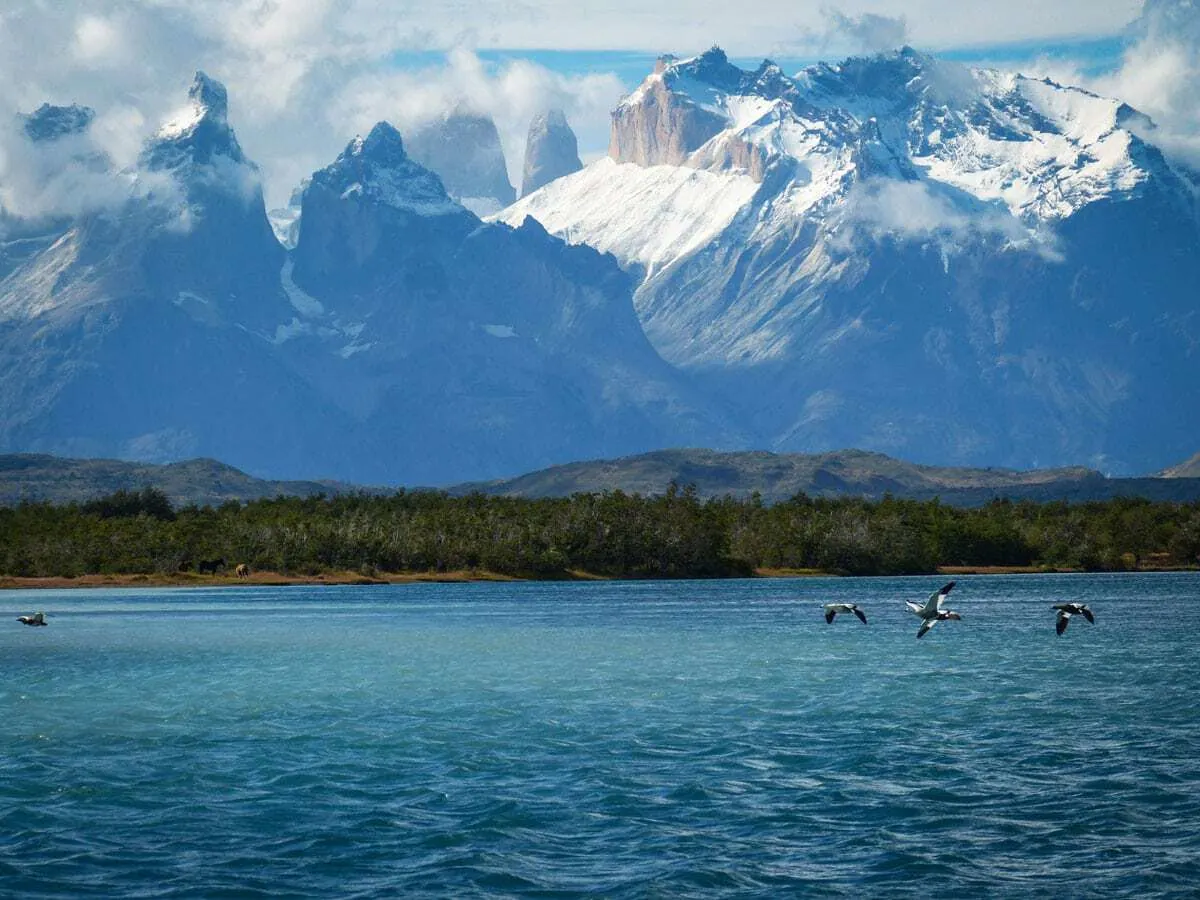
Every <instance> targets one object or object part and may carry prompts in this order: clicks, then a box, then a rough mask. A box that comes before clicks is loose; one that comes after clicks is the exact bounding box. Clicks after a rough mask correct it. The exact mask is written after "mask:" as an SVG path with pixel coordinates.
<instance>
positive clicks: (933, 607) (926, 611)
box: [904, 581, 962, 638]
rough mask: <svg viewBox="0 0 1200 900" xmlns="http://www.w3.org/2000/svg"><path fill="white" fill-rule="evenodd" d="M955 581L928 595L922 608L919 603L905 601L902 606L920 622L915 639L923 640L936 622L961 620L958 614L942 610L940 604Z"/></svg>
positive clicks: (943, 601) (952, 588) (944, 600)
mask: <svg viewBox="0 0 1200 900" xmlns="http://www.w3.org/2000/svg"><path fill="white" fill-rule="evenodd" d="M955 584H957V582H955V581H951V582H950V583H949V584H945V585H942V587H941V588H939V589H938V590H936V591H934V592H933V593H932V594H930V595H929V599H928V600H926V601H925V605H924V606H922V605H921V604H919V603H914V602H913V601H912V600H905V601H904V605H905V606H907V607H908V611H909V612H911V613H912V614H913V615H914V616H916V617H917V618H918V619H920V620H921V627H920V628H918V629H917V637H918V638H923V637H925V635H926V634H928V633H929V629H930V628H932V627H933V626H934V625H936V624H937V623H938V622H946V621H958V620H959V619H961V618H962V616H960V615H959V614H958V613H956V612H953V611H951V610H948V609H942V604H943V603H945V602H946V597H947V595H949V593H950V592H951V591H952V590H954V585H955Z"/></svg>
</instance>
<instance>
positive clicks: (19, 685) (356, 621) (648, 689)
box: [0, 574, 1200, 898]
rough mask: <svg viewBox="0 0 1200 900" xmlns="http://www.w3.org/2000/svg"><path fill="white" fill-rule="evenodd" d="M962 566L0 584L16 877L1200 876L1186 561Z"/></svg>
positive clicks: (162, 884) (821, 885) (753, 882)
mask: <svg viewBox="0 0 1200 900" xmlns="http://www.w3.org/2000/svg"><path fill="white" fill-rule="evenodd" d="M943 580H944V579H939V578H896V579H814V580H793V581H788V580H758V581H733V582H729V581H723V582H702V583H698V582H673V583H632V584H631V583H601V584H511V585H498V584H475V585H397V586H383V587H354V588H349V587H347V588H335V587H321V588H307V587H293V588H232V589H218V590H128V591H75V592H37V593H33V592H6V593H4V594H0V612H3V613H4V619H5V620H7V621H0V672H2V674H3V678H2V679H0V895H3V896H5V897H8V896H12V897H24V896H31V897H87V896H103V897H112V896H125V897H135V896H142V897H231V896H245V897H256V896H261V897H277V896H278V897H296V896H322V897H324V896H338V897H381V896H403V897H421V896H428V897H472V896H475V897H485V896H486V897H585V896H586V897H596V896H603V897H671V898H675V897H726V896H728V897H733V896H736V897H764V898H765V897H780V896H813V897H823V896H832V897H837V896H845V897H860V896H914V897H918V896H919V897H931V896H934V897H961V896H965V895H972V896H980V895H982V896H1012V897H1030V896H1049V895H1057V896H1070V897H1078V896H1113V895H1126V896H1139V897H1145V896H1172V895H1179V896H1195V894H1196V891H1197V890H1198V889H1200V712H1198V709H1200V704H1198V703H1197V695H1198V690H1197V689H1198V688H1200V666H1198V665H1197V660H1198V654H1197V651H1196V638H1197V635H1198V634H1200V602H1198V601H1200V575H1194V574H1180V575H1177V574H1166V575H1107V576H1083V575H1071V576H1020V577H969V578H960V579H959V584H958V588H957V589H956V590H955V591H954V593H953V594H952V595H951V601H952V602H951V603H950V604H949V605H950V606H952V607H953V608H955V609H958V610H960V611H961V612H962V614H963V616H964V620H963V621H961V622H945V623H942V624H940V625H938V626H937V628H935V629H934V630H933V631H932V632H931V633H930V634H929V635H928V636H926V637H925V638H924V639H923V640H921V641H919V642H918V641H917V640H916V639H915V634H916V627H917V620H916V619H915V618H913V617H912V616H911V615H910V614H909V613H907V612H906V611H905V610H904V608H903V603H902V601H903V600H905V599H923V598H924V596H925V595H927V594H928V593H929V592H930V591H931V590H933V589H934V588H936V587H937V586H938V585H939V584H941V582H942V581H943ZM831 599H838V600H853V601H856V602H859V603H860V604H862V605H863V607H864V608H865V609H866V611H867V614H868V616H869V617H870V624H869V625H867V626H863V625H861V624H859V623H858V622H857V621H856V620H854V619H853V618H849V617H839V618H838V620H837V621H836V622H835V624H834V625H832V626H827V625H826V624H825V623H824V620H823V619H822V618H821V610H820V604H821V603H823V602H826V601H828V600H831ZM1068 599H1069V600H1083V601H1086V602H1089V603H1091V605H1092V608H1093V609H1094V610H1095V613H1096V620H1097V621H1096V624H1095V625H1094V626H1089V625H1088V623H1087V622H1085V621H1082V620H1080V619H1075V620H1073V621H1072V623H1071V625H1070V627H1069V628H1068V629H1067V632H1066V634H1064V635H1063V636H1062V637H1061V638H1059V637H1056V636H1055V633H1054V614H1053V611H1052V610H1051V609H1050V604H1051V603H1053V602H1056V601H1061V600H1068ZM36 609H45V610H46V612H47V613H48V614H50V615H51V618H50V620H49V621H50V625H49V627H47V628H27V627H25V626H22V625H19V624H18V623H16V622H14V621H12V619H11V618H9V615H10V614H11V616H15V615H17V614H19V613H24V612H30V611H33V610H36Z"/></svg>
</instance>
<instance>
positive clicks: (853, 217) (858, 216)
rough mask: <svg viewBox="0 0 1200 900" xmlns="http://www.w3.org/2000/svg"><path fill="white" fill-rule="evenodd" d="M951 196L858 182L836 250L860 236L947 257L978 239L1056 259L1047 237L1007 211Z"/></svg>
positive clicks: (924, 187) (935, 189) (892, 183)
mask: <svg viewBox="0 0 1200 900" xmlns="http://www.w3.org/2000/svg"><path fill="white" fill-rule="evenodd" d="M955 196H956V195H954V194H952V191H951V189H948V188H943V187H941V186H940V185H934V184H931V183H929V182H926V181H896V180H894V179H891V178H877V179H868V180H866V181H861V182H859V183H858V184H856V185H855V186H854V188H853V189H852V190H851V191H850V193H849V195H848V197H847V204H846V215H845V219H844V220H843V227H842V229H841V230H840V231H839V232H838V235H837V239H836V241H835V245H836V246H839V247H841V248H843V249H850V248H851V247H854V246H856V245H857V244H858V243H859V241H860V240H861V239H862V238H863V237H864V236H865V237H867V238H869V239H870V240H871V241H881V240H886V239H888V238H893V239H898V240H901V241H917V242H928V243H932V244H934V245H936V246H937V247H938V248H939V249H940V250H941V252H942V253H943V254H944V255H952V254H953V253H955V252H956V251H958V250H959V249H961V248H964V247H967V246H970V245H971V244H972V243H974V242H976V241H978V240H979V239H981V238H983V239H989V240H999V241H1001V242H1002V243H1003V244H1004V245H1006V246H1010V247H1018V248H1021V249H1026V250H1033V251H1034V252H1037V253H1040V254H1042V255H1043V256H1046V257H1048V258H1054V257H1055V255H1056V251H1055V248H1054V246H1053V239H1052V237H1051V236H1050V235H1048V234H1037V233H1035V232H1031V231H1030V230H1029V229H1028V228H1026V227H1025V226H1024V225H1023V224H1021V222H1019V221H1018V220H1017V219H1015V218H1014V217H1013V216H1012V215H1011V214H1010V213H1009V212H1008V210H1006V209H1000V208H992V207H986V206H982V205H981V204H980V203H979V202H978V201H976V200H974V199H973V198H968V197H966V196H964V195H957V201H956V199H955Z"/></svg>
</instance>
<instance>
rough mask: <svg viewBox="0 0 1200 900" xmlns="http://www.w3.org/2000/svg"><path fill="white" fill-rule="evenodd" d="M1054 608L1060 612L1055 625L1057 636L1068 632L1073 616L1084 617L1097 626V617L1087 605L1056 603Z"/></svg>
mask: <svg viewBox="0 0 1200 900" xmlns="http://www.w3.org/2000/svg"><path fill="white" fill-rule="evenodd" d="M1054 608H1055V609H1057V610H1058V619H1057V620H1056V621H1055V623H1054V631H1055V632H1056V633H1057V634H1062V633H1063V632H1064V631H1066V630H1067V626H1068V625H1069V624H1071V616H1083V617H1084V618H1085V619H1087V620H1088V622H1090V623H1091V624H1093V625H1095V624H1096V617H1095V616H1094V615H1093V614H1092V611H1091V610H1090V609H1088V605H1087V604H1086V603H1055V604H1054Z"/></svg>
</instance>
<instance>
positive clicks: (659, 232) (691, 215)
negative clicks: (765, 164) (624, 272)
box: [494, 159, 758, 275]
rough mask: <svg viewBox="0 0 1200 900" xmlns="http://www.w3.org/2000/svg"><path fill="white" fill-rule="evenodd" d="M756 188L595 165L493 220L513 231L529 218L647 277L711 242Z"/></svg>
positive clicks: (707, 176)
mask: <svg viewBox="0 0 1200 900" xmlns="http://www.w3.org/2000/svg"><path fill="white" fill-rule="evenodd" d="M757 190H758V184H757V183H756V182H755V181H754V179H752V178H751V177H750V176H749V175H745V174H741V173H736V172H730V173H717V172H706V171H701V170H698V169H691V168H684V167H677V166H651V167H649V168H642V167H641V166H636V165H632V164H618V163H615V162H613V161H612V160H611V159H601V160H598V161H596V162H594V163H592V164H591V165H590V166H588V167H586V168H585V169H583V170H582V171H580V172H576V173H575V174H574V175H568V176H567V177H565V178H560V179H559V180H557V181H554V182H552V183H550V184H549V185H547V186H546V187H544V188H542V189H541V190H540V191H536V192H535V193H533V194H530V195H529V196H528V197H523V198H521V199H520V200H518V201H517V202H516V203H514V204H513V205H512V206H510V207H508V208H507V209H505V210H503V211H502V212H500V213H499V214H498V215H497V216H495V217H494V221H500V222H506V223H507V224H509V225H512V226H513V227H517V226H519V225H520V224H521V223H522V222H524V221H525V217H526V216H532V217H533V218H534V219H536V220H537V221H538V222H540V223H541V224H542V226H543V227H545V228H546V230H548V231H550V232H551V233H552V234H556V235H558V236H560V237H562V238H563V239H565V240H566V241H567V242H568V243H572V244H587V245H589V246H591V247H594V248H595V249H597V250H599V251H601V252H602V253H611V254H613V255H614V256H615V257H616V258H617V259H618V260H619V261H620V262H621V263H622V264H623V265H628V264H630V263H633V264H637V265H641V266H643V267H644V268H645V269H646V272H647V275H650V274H652V273H653V272H654V271H655V270H656V269H658V268H659V267H661V266H664V265H668V264H669V263H670V262H671V261H672V260H675V259H677V258H679V257H681V256H684V255H686V254H688V253H690V252H692V251H693V250H695V249H697V248H699V247H702V246H704V245H705V244H707V243H708V242H709V241H711V240H713V239H714V238H715V237H716V236H717V235H719V234H720V233H721V232H722V231H724V230H725V228H726V227H727V226H728V225H729V223H730V222H731V221H732V220H733V218H734V216H736V215H737V214H738V212H739V211H740V210H741V209H742V208H743V207H744V206H745V205H746V204H747V203H749V202H750V200H751V198H753V196H754V194H755V192H756V191H757Z"/></svg>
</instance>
